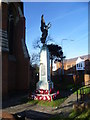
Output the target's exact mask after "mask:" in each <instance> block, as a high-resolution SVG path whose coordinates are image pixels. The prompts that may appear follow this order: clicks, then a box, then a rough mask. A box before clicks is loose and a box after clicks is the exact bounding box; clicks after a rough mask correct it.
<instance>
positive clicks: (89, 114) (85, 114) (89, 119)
mask: <svg viewBox="0 0 90 120" xmlns="http://www.w3.org/2000/svg"><path fill="white" fill-rule="evenodd" d="M69 118H73V120H78V119H80V120H90V109H88V110H85V111H82V112H80V111H72V113H71V114H70V115H69Z"/></svg>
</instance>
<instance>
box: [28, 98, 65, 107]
mask: <svg viewBox="0 0 90 120" xmlns="http://www.w3.org/2000/svg"><path fill="white" fill-rule="evenodd" d="M65 100H66V98H61V99H57V100H54V101H51V102H50V101H43V100H41V101H39V100H29V101H28V103H29V104H31V105H35V104H37V105H41V106H50V107H58V106H60V104H62V103H63V102H64V101H65Z"/></svg>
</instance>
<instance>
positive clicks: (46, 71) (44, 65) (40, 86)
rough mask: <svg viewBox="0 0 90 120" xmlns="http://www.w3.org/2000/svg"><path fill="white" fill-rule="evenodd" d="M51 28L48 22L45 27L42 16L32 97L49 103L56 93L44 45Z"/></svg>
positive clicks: (48, 55) (45, 45)
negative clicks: (37, 70)
mask: <svg viewBox="0 0 90 120" xmlns="http://www.w3.org/2000/svg"><path fill="white" fill-rule="evenodd" d="M50 27H51V23H50V22H49V23H48V24H47V25H46V24H45V21H44V15H42V16H41V32H42V37H41V38H40V40H41V43H42V44H43V46H42V48H41V50H40V66H39V81H38V83H37V84H36V92H35V94H34V95H32V97H33V99H34V100H48V101H51V100H53V99H55V98H56V96H57V93H56V92H55V91H54V85H53V82H52V81H51V77H50V52H49V50H48V47H47V44H46V42H45V41H46V38H47V36H48V29H49V28H50Z"/></svg>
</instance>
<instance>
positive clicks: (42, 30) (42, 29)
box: [41, 15, 51, 44]
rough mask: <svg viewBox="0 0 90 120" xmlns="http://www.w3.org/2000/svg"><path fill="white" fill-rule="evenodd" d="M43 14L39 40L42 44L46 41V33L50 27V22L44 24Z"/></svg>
mask: <svg viewBox="0 0 90 120" xmlns="http://www.w3.org/2000/svg"><path fill="white" fill-rule="evenodd" d="M43 16H44V15H42V16H41V32H42V37H41V42H42V43H43V44H44V43H45V41H46V37H47V35H48V29H49V28H50V27H51V23H50V22H49V23H48V24H47V25H46V24H45V21H44V18H43Z"/></svg>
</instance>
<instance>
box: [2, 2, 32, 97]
mask: <svg viewBox="0 0 90 120" xmlns="http://www.w3.org/2000/svg"><path fill="white" fill-rule="evenodd" d="M0 7H1V8H2V27H1V28H0V39H2V45H1V53H2V95H3V97H6V96H8V95H9V94H11V93H13V92H15V91H17V92H18V91H22V90H27V89H28V88H29V82H30V68H29V67H30V64H29V63H30V59H29V54H28V50H27V47H26V43H25V17H24V13H23V3H22V2H2V4H1V6H0Z"/></svg>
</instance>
